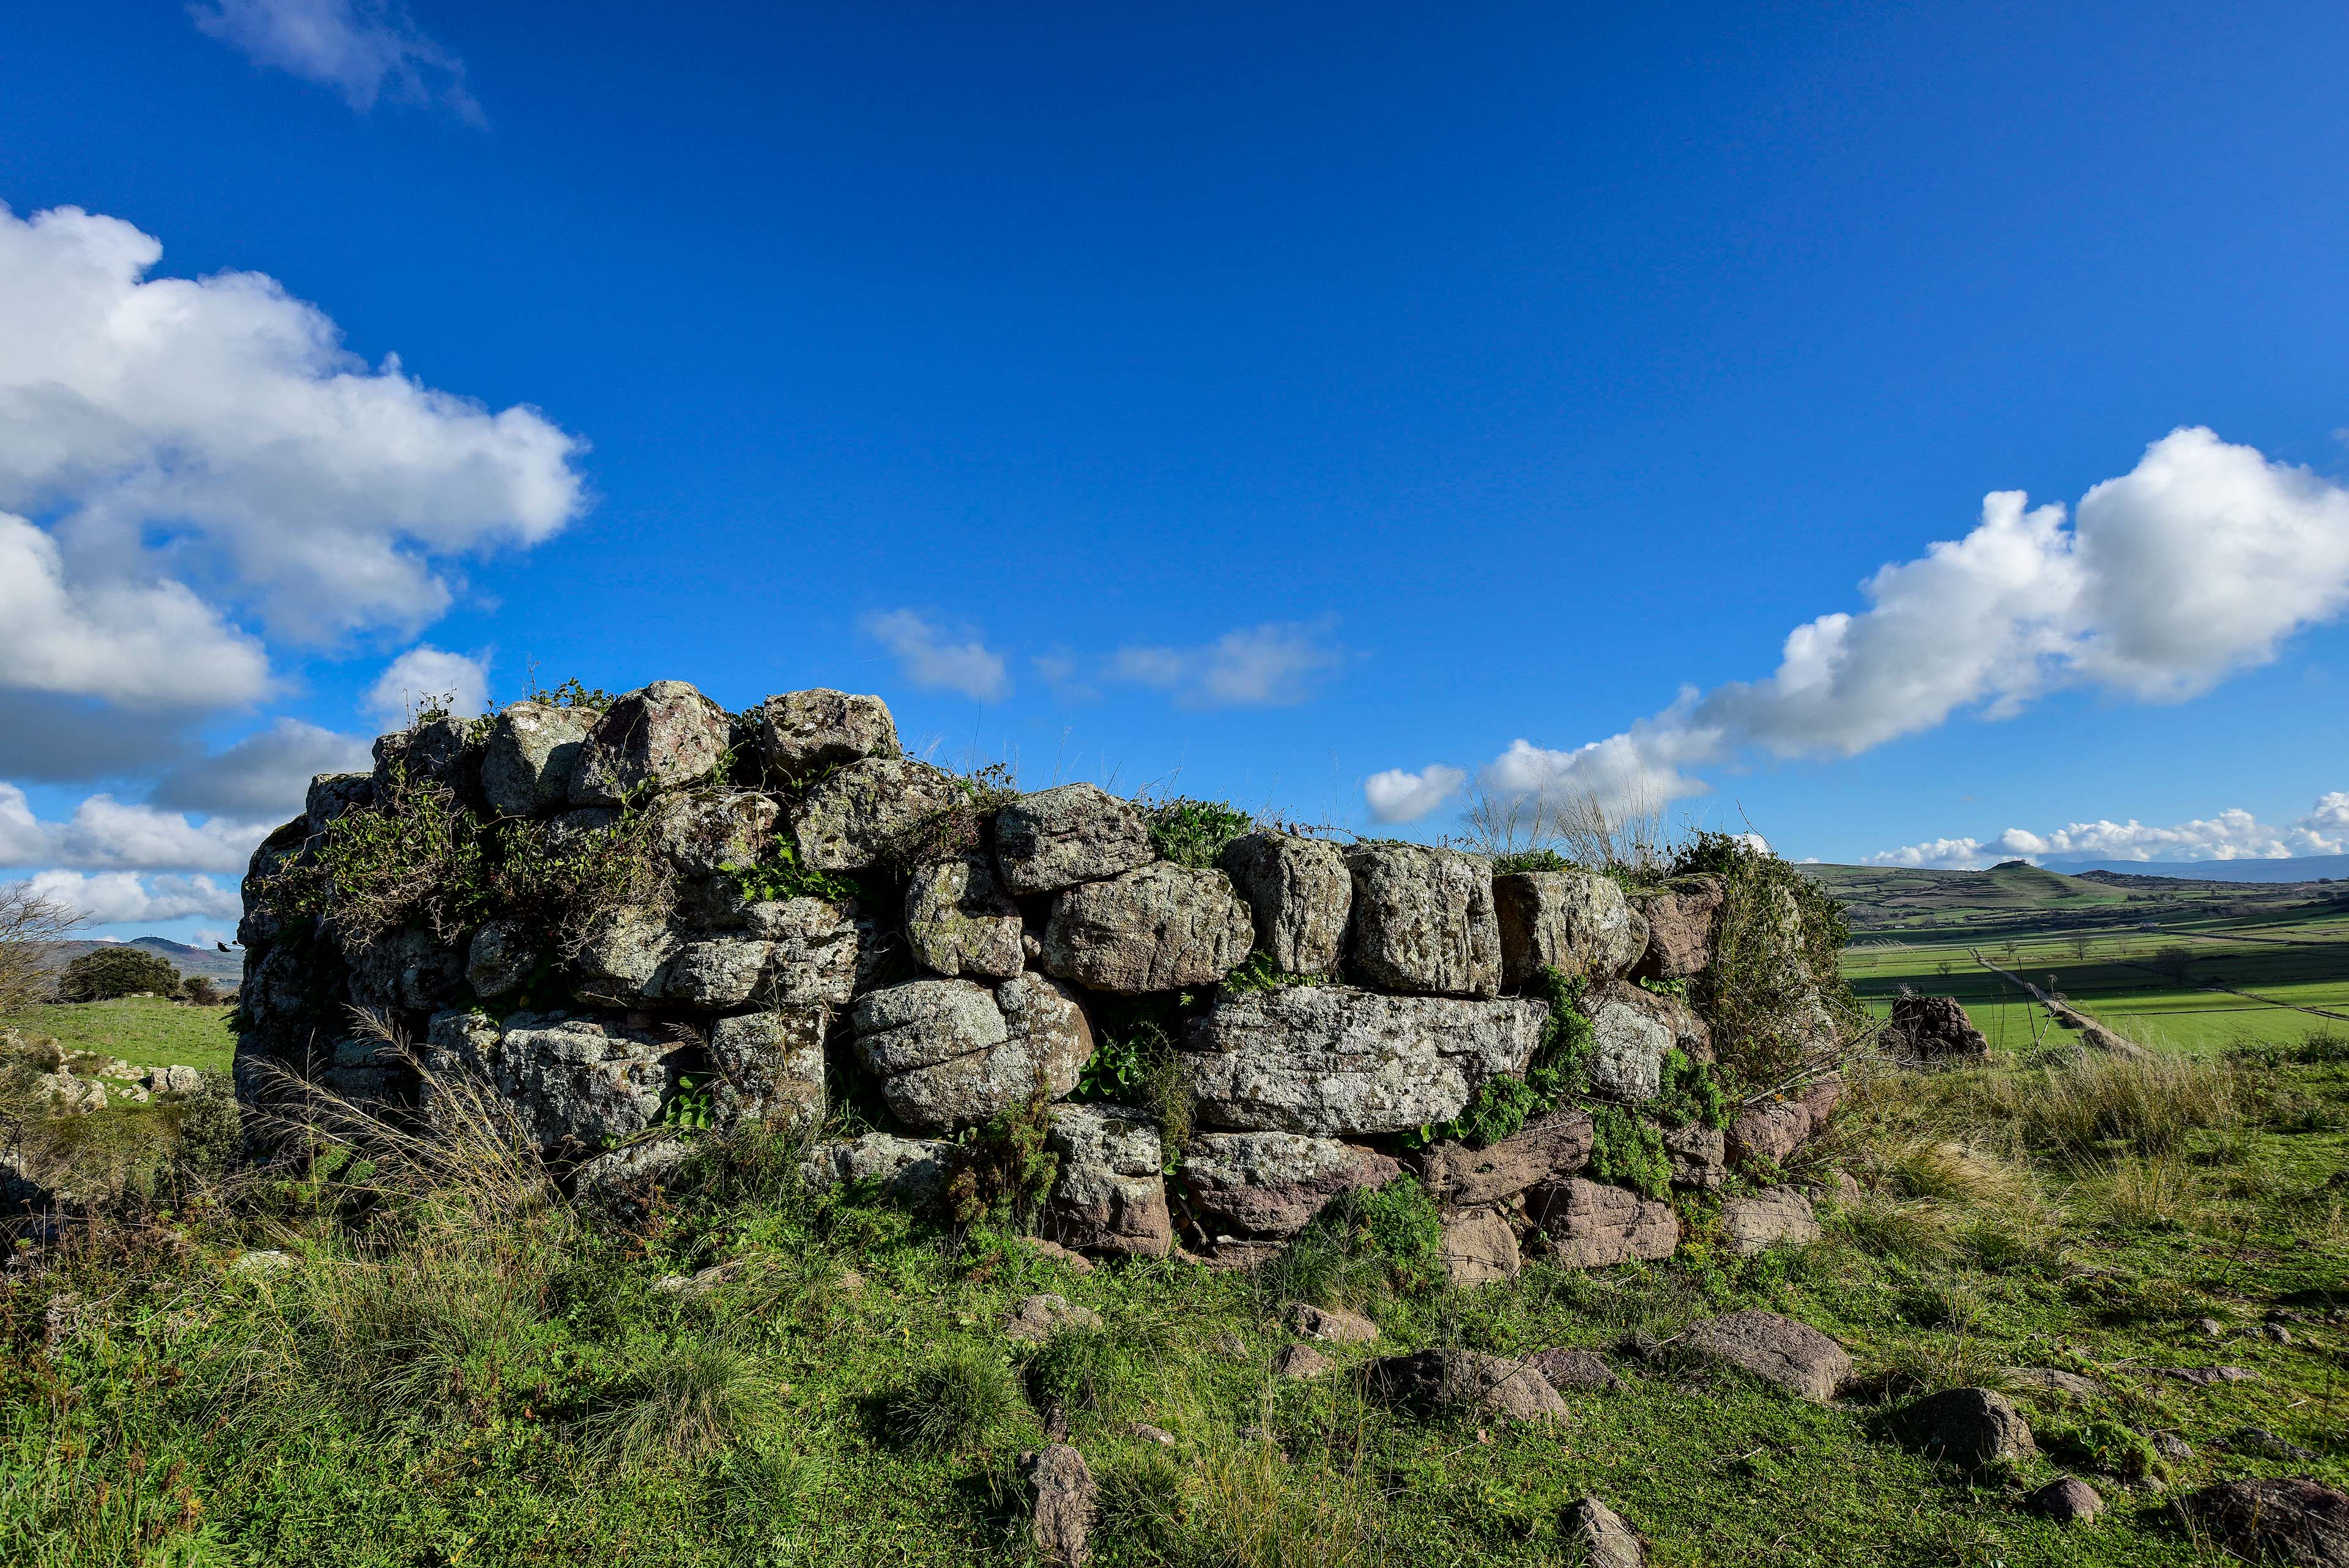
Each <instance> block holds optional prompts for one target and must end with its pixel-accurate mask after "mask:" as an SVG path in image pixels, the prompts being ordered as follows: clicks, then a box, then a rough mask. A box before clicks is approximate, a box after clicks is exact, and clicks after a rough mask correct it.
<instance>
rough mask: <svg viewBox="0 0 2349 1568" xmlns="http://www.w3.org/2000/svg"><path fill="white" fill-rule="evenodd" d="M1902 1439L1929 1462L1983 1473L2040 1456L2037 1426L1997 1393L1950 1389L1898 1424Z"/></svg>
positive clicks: (1897, 1420)
mask: <svg viewBox="0 0 2349 1568" xmlns="http://www.w3.org/2000/svg"><path fill="white" fill-rule="evenodd" d="M1893 1425H1894V1428H1896V1429H1897V1430H1898V1431H1899V1434H1900V1437H1901V1439H1902V1440H1903V1441H1905V1442H1907V1443H1908V1444H1909V1446H1910V1447H1911V1448H1914V1449H1919V1450H1920V1451H1921V1452H1922V1453H1923V1454H1924V1455H1925V1456H1926V1457H1927V1458H1928V1459H1947V1460H1949V1461H1950V1462H1951V1464H1954V1465H1959V1466H1961V1467H1963V1468H1964V1469H1982V1467H1983V1466H1985V1465H1990V1464H1994V1463H1997V1462H1998V1461H2000V1460H2002V1459H2028V1458H2030V1457H2031V1456H2032V1455H2033V1454H2036V1453H2037V1452H2038V1451H2039V1447H2038V1445H2037V1444H2036V1443H2034V1442H2033V1440H2032V1437H2031V1423H2030V1422H2028V1421H2026V1420H2024V1419H2023V1413H2022V1412H2021V1411H2020V1410H2017V1409H2016V1408H2015V1407H2014V1405H2013V1402H2012V1401H2011V1400H2009V1399H2008V1398H2007V1397H2006V1396H2005V1395H2003V1394H2001V1393H1999V1392H1997V1391H1996V1390H1995V1389H1991V1388H1950V1389H1945V1390H1943V1391H1942V1392H1941V1393H1939V1394H1934V1395H1930V1396H1929V1397H1926V1398H1923V1399H1920V1400H1919V1401H1917V1403H1915V1404H1914V1405H1911V1406H1909V1407H1908V1408H1907V1409H1905V1410H1903V1411H1901V1412H1900V1413H1899V1416H1898V1417H1895V1418H1894V1421H1893Z"/></svg>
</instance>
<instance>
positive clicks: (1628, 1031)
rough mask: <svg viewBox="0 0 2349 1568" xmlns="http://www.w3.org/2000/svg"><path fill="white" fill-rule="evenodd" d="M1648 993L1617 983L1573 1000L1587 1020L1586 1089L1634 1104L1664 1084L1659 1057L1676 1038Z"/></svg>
mask: <svg viewBox="0 0 2349 1568" xmlns="http://www.w3.org/2000/svg"><path fill="white" fill-rule="evenodd" d="M1651 1000H1652V1001H1661V1000H1663V999H1661V998H1649V997H1648V993H1647V992H1642V991H1640V988H1639V987H1637V986H1633V985H1624V984H1620V983H1617V982H1609V984H1606V985H1602V986H1599V987H1597V988H1596V989H1594V990H1591V991H1588V992H1584V993H1583V995H1582V998H1581V1000H1580V1001H1579V1002H1578V1007H1579V1008H1580V1010H1581V1012H1582V1014H1583V1016H1585V1017H1586V1018H1588V1019H1589V1020H1590V1044H1591V1058H1590V1089H1591V1092H1592V1093H1593V1094H1597V1095H1603V1096H1606V1097H1607V1098H1609V1099H1610V1100H1620V1101H1622V1102H1624V1103H1625V1104H1626V1105H1638V1104H1640V1103H1641V1102H1643V1101H1646V1100H1651V1099H1654V1098H1655V1097H1656V1095H1657V1093H1658V1091H1659V1090H1661V1088H1662V1087H1663V1075H1664V1059H1665V1058H1666V1057H1667V1056H1669V1055H1671V1053H1672V1051H1673V1050H1674V1049H1675V1047H1676V1046H1677V1045H1678V1044H1679V1042H1678V1041H1677V1040H1675V1039H1674V1038H1673V1034H1672V1031H1671V1028H1670V1027H1669V1026H1668V1025H1666V1024H1665V1023H1662V1022H1661V1021H1660V1020H1659V1019H1658V1017H1657V1015H1656V1012H1657V1010H1656V1009H1655V1008H1653V1007H1651V1006H1650V1005H1648V1002H1650V1001H1651Z"/></svg>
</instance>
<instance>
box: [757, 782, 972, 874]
mask: <svg viewBox="0 0 2349 1568" xmlns="http://www.w3.org/2000/svg"><path fill="white" fill-rule="evenodd" d="M954 799H955V794H954V784H953V781H952V780H951V779H949V778H948V777H947V775H946V774H944V773H942V772H940V771H939V770H938V769H936V768H934V767H932V766H930V765H929V763H919V762H916V761H915V760H914V759H912V758H911V757H866V758H864V760H863V761H861V762H854V763H849V764H848V765H847V766H846V767H843V768H842V769H841V770H840V771H839V772H837V773H835V774H830V775H829V776H827V777H825V778H823V779H821V780H819V781H818V782H817V783H816V784H815V786H814V787H813V788H812V789H810V790H809V791H808V793H807V798H806V799H805V800H803V801H802V802H801V803H800V808H799V821H798V823H797V824H796V825H795V826H794V829H793V831H794V832H795V833H796V834H797V836H798V838H799V846H800V860H801V862H802V864H803V865H805V866H807V867H811V868H812V869H813V870H817V871H862V870H864V868H865V867H868V866H871V865H873V864H874V863H875V862H876V861H878V860H879V859H880V858H881V857H882V855H883V853H884V852H885V851H886V850H887V848H888V847H889V845H890V842H891V840H893V839H895V838H897V837H898V836H901V835H903V834H905V832H907V831H908V830H910V829H912V828H913V827H915V826H917V825H918V824H920V823H921V822H922V821H923V820H924V819H925V818H926V817H929V816H932V815H936V814H937V813H938V812H941V811H944V810H946V809H947V807H948V806H949V805H953V804H954Z"/></svg>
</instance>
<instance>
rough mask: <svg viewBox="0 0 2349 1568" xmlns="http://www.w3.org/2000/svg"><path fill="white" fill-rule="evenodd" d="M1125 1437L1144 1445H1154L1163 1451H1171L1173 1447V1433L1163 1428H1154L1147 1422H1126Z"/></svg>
mask: <svg viewBox="0 0 2349 1568" xmlns="http://www.w3.org/2000/svg"><path fill="white" fill-rule="evenodd" d="M1125 1435H1126V1436H1127V1437H1129V1438H1141V1439H1142V1440H1143V1442H1145V1443H1156V1444H1157V1445H1158V1446H1159V1447H1160V1448H1163V1449H1171V1448H1173V1447H1174V1433H1172V1432H1170V1431H1168V1430H1167V1429H1166V1428H1164V1427H1154V1426H1152V1425H1151V1424H1150V1423H1149V1422H1147V1421H1129V1422H1127V1423H1126V1425H1125Z"/></svg>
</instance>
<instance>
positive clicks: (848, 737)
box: [751, 687, 897, 782]
mask: <svg viewBox="0 0 2349 1568" xmlns="http://www.w3.org/2000/svg"><path fill="white" fill-rule="evenodd" d="M751 722H752V723H753V724H754V725H755V726H756V727H757V729H758V732H759V759H760V761H761V762H762V763H765V764H766V767H767V772H768V773H769V774H771V775H772V776H773V777H775V778H776V779H778V780H781V781H785V782H789V781H793V780H798V779H803V778H806V777H807V776H809V775H810V774H814V773H817V772H819V771H821V770H822V769H824V768H828V767H833V766H834V765H836V764H839V763H854V762H861V761H863V760H864V758H866V757H894V756H895V755H896V754H897V722H896V721H895V719H893V718H891V717H890V716H889V705H888V704H887V703H885V702H884V701H881V699H880V698H878V697H863V696H855V695H852V694H851V693H849V692H846V691H831V690H829V689H826V688H823V687H818V688H815V689H813V690H811V691H785V692H783V693H781V695H780V696H774V697H770V698H768V699H767V700H766V701H763V702H761V703H760V704H759V706H758V708H757V710H756V711H755V713H754V715H753V717H752V720H751Z"/></svg>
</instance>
